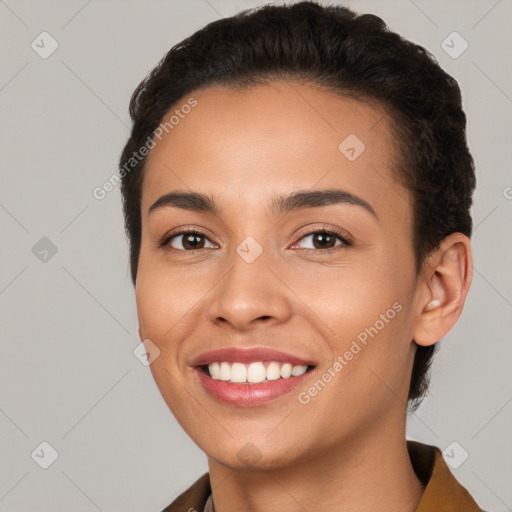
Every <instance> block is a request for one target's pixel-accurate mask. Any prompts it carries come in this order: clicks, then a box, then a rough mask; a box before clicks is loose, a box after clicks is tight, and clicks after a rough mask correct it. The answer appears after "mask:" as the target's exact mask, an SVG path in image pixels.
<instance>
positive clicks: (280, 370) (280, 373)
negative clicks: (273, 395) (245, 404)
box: [208, 361, 308, 384]
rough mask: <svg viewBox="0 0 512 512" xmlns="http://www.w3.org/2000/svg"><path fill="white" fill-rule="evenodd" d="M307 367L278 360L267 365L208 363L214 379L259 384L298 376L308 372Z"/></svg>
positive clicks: (261, 363)
mask: <svg viewBox="0 0 512 512" xmlns="http://www.w3.org/2000/svg"><path fill="white" fill-rule="evenodd" d="M307 369H308V367H307V366H302V365H297V366H292V365H291V364H290V363H279V362H277V361H271V362H269V363H267V365H266V366H265V364H263V362H259V361H258V362H254V363H250V364H248V365H245V364H244V363H227V362H214V363H211V364H209V365H208V370H209V372H210V376H211V378H212V379H215V380H223V381H230V382H235V383H247V382H248V383H250V384H258V383H260V382H266V381H270V380H277V379H279V378H281V379H288V378H289V377H298V376H299V375H303V374H304V373H306V371H307Z"/></svg>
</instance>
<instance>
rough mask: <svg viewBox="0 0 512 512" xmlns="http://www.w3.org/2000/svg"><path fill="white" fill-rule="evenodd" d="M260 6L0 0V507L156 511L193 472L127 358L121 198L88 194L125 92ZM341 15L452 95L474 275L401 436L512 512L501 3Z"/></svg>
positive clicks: (115, 148)
mask: <svg viewBox="0 0 512 512" xmlns="http://www.w3.org/2000/svg"><path fill="white" fill-rule="evenodd" d="M260 3H261V2H258V1H253V2H249V1H246V2H244V1H221V0H208V1H206V0H193V1H192V0H189V1H187V2H185V1H179V2H178V1H174V2H173V1H156V0H153V1H147V2H142V1H137V2H135V1H119V0H118V1H115V0H109V1H100V0H92V1H86V0H80V1H60V2H59V1H55V0H54V1H45V2H41V1H39V2H38V1H35V0H32V1H23V0H5V1H2V0H0V34H1V36H0V37H1V42H0V45H1V48H2V62H1V69H0V106H1V112H2V121H3V122H2V124H1V127H0V130H1V133H0V141H1V155H2V159H1V162H2V186H1V187H0V218H1V226H2V243H1V244H0V251H1V254H0V257H1V275H0V315H1V316H0V326H1V327H0V328H1V341H2V343H1V357H0V392H1V394H0V431H1V435H0V450H1V451H0V461H1V462H2V463H1V468H0V510H1V511H10V512H21V511H38V512H44V511H56V510H69V511H96V510H100V511H103V512H107V511H112V512H115V511H121V510H123V511H125V512H130V511H140V510H148V511H149V510H153V511H159V510H161V509H162V508H163V507H164V506H165V505H167V504H168V503H169V502H170V501H171V500H172V499H173V498H174V497H175V496H176V495H177V494H178V493H180V492H181V491H183V490H184V489H185V488H186V487H188V486H189V485H190V484H191V483H192V482H193V481H194V480H195V479H196V478H198V477H199V476H200V475H201V474H202V473H203V472H205V471H207V465H206V457H205V456H204V454H203V453H202V452H201V451H200V450H199V449H198V448H197V447H196V446H195V445H194V444H193V443H192V442H191V441H190V440H189V439H188V437H187V436H186V435H185V434H184V433H183V432H182V430H181V428H180V427H179V426H178V424H177V423H176V422H175V420H174V418H173V417H172V415H171V413H170V412H169V411H168V409H167V406H166V405H165V403H164V401H163V399H162V398H161V396H160V393H159V391H158V389H157V388H156V385H155V384H154V382H153V380H152V377H151V374H150V371H149V368H148V367H146V366H144V365H143V364H141V363H140V362H139V360H138V359H137V358H136V357H135V356H134V355H133V350H134V349H135V348H136V347H137V345H138V341H139V340H138V336H137V331H136V327H137V323H136V314H135V303H134V294H133V288H132V285H131V282H130V279H129V273H128V253H127V245H126V241H125V238H124V232H123V224H122V216H121V203H120V195H119V190H118V189H117V188H116V189H115V190H114V191H112V192H110V193H109V194H107V197H106V198H105V199H103V200H97V199H95V198H94V197H93V195H92V191H93V189H94V188H95V187H97V186H101V185H102V184H103V183H104V182H105V181H106V180H107V179H108V178H109V177H111V176H112V174H114V173H115V172H116V165H117V159H118V157H119V154H120V151H121V149H122V146H123V144H124V143H125V141H126V138H127V136H128V133H129V117H128V112H127V107H128V101H129V98H130V94H131V92H132V91H133V89H134V88H135V86H136V85H137V84H138V82H139V81H140V79H142V78H143V76H144V75H145V74H146V73H147V72H148V71H149V70H150V69H151V68H152V67H153V66H154V65H155V64H156V63H157V61H158V60H159V59H160V58H161V57H162V56H163V55H164V53H165V52H166V51H167V50H168V49H169V48H170V47H171V46H172V45H173V44H174V43H176V42H178V41H180V40H182V39H183V38H184V37H186V36H187V35H189V34H190V33H192V32H193V31H195V30H197V29H199V28H200V27H202V26H203V25H204V24H206V23H208V22H210V21H213V20H215V19H218V18H219V17H222V16H230V15H232V14H234V13H235V12H237V11H239V10H241V9H243V8H248V7H253V6H256V5H259V4H260ZM345 4H346V5H349V6H351V7H352V8H354V9H355V10H356V11H359V12H372V13H375V14H378V15H380V16H381V17H382V18H383V19H384V20H385V21H386V22H387V23H388V24H389V26H390V27H391V28H392V29H394V30H397V31H398V32H399V33H401V34H403V35H404V36H405V37H407V38H410V39H412V40H414V41H416V42H418V43H420V44H422V45H424V46H426V47H427V48H428V49H429V50H430V51H431V52H432V53H433V54H434V55H436V57H437V58H438V60H439V62H440V64H441V66H443V67H444V68H445V69H446V70H447V71H448V72H449V73H450V74H452V75H453V76H454V77H455V78H456V79H457V80H458V81H459V84H460V86H461V89H462V92H463V98H464V106H465V110H466V112H467V115H468V118H469V127H468V137H469V144H470V147H471V150H472V153H473V156H474V158H475V162H476V165H477V174H478V176H477V177H478V188H477V193H476V197H475V205H474V208H473V217H474V222H475V226H476V228H475V232H474V237H473V246H474V258H475V261H474V267H475V268H474V270H475V273H474V281H473V286H472V289H471V291H470V294H469V298H468V300H467V304H466V307H465V310H464V313H463V315H462V318H461V320H460V321H459V323H458V324H457V326H456V327H455V328H454V329H453V331H451V333H450V334H449V335H448V336H447V337H446V339H445V340H443V342H442V346H441V351H440V352H439V353H438V355H437V358H436V360H435V364H434V369H433V373H432V388H431V393H430V395H429V397H428V398H427V399H426V401H425V402H424V404H423V405H422V406H421V408H420V409H419V410H418V411H417V413H416V414H414V415H412V416H411V417H410V419H409V423H408V437H409V438H410V439H416V440H419V441H422V442H426V443H430V444H435V445H437V446H439V447H440V448H441V449H445V448H447V447H449V445H450V444H451V443H452V442H454V441H455V442H457V443H458V444H457V445H452V447H451V448H450V449H449V450H448V451H449V452H450V453H451V454H452V455H453V454H454V456H455V458H458V459H459V460H460V459H461V457H463V454H464V452H463V451H462V450H465V451H466V452H467V453H468V454H469V456H468V458H467V460H465V461H464V462H463V463H462V464H461V465H460V466H459V467H458V468H457V469H454V470H453V472H454V474H455V475H456V477H457V479H458V480H459V481H460V482H461V483H462V484H463V485H465V486H466V487H467V488H468V490H469V491H470V493H471V494H472V495H473V496H474V497H475V499H476V500H477V501H478V503H479V504H480V506H482V507H483V508H485V509H487V510H489V511H505V510H512V485H510V483H511V481H512V456H511V453H512V436H511V435H510V432H511V425H512V385H511V364H510V363H511V356H512V344H511V343H510V341H511V340H510V333H511V331H512V325H511V319H512V315H511V308H512V293H511V289H512V288H511V270H510V262H511V261H512V258H511V255H512V254H511V253H512V250H511V249H512V247H511V245H512V244H511V236H510V232H511V224H512V222H511V209H512V200H511V199H510V198H511V197H512V188H510V187H512V176H511V173H510V153H511V146H512V143H511V141H512V133H511V131H512V130H511V122H510V121H511V111H512V99H511V97H512V90H511V83H512V82H511V74H512V73H511V69H510V49H511V47H512V46H511V42H512V41H511V33H510V30H509V29H510V19H511V14H512V4H511V2H510V1H507V0H501V1H496V0H492V1H450V2H440V1H439V2H438V1H420V0H415V1H412V0H410V1H409V0H402V1H394V2H390V1H388V2H383V1H381V2H378V1H353V2H346V3H345ZM43 31H47V32H49V33H50V34H51V36H52V37H53V38H54V39H55V40H56V41H57V42H58V45H59V46H58V49H57V50H56V51H55V52H54V53H53V54H52V55H51V56H50V57H48V58H47V59H43V58H41V57H40V56H39V54H38V53H36V52H35V51H34V50H33V49H32V48H31V43H32V41H33V40H36V42H37V41H38V39H36V38H37V37H38V36H39V34H40V33H41V32H43ZM453 31H457V32H458V33H460V34H461V35H462V37H463V38H464V39H465V40H466V41H467V42H468V43H469V48H468V49H467V50H466V51H465V52H464V53H463V54H462V55H460V56H459V57H458V58H456V59H454V58H452V57H450V56H449V55H448V54H447V53H446V52H445V51H444V49H443V48H442V46H441V43H442V41H443V40H445V39H446V37H447V36H448V35H449V34H451V33H452V32H453ZM39 40H40V39H39ZM454 44H455V49H457V48H460V46H459V47H457V45H458V44H459V43H454ZM45 47H46V48H48V47H49V46H48V41H47V43H45ZM43 237H47V238H48V239H49V240H51V242H52V243H53V244H54V246H55V247H56V249H57V252H56V253H55V254H54V255H52V252H51V250H50V252H48V254H45V253H44V252H41V251H44V249H45V248H46V249H48V241H46V240H43V241H40V240H41V238H43ZM36 244H39V245H36ZM45 244H46V245H45ZM34 246H36V248H35V249H33V247H34ZM34 253H35V254H34ZM41 258H43V261H42V260H41ZM44 258H46V261H44ZM43 441H46V442H48V443H49V444H50V445H51V446H52V447H53V448H54V449H55V450H56V451H57V452H58V455H59V456H58V458H57V459H56V460H55V462H54V463H53V464H52V465H51V466H50V467H49V468H48V469H42V468H41V467H40V466H39V465H38V464H36V462H35V460H33V458H32V457H31V454H32V452H33V451H34V450H35V449H36V448H38V447H39V445H40V443H41V442H43ZM453 446H455V449H454V451H453V452H451V451H450V450H451V449H452V448H453ZM39 451H40V449H39ZM40 453H44V454H45V455H44V456H45V457H46V456H48V453H49V452H48V450H47V451H44V450H43V452H40ZM40 457H41V458H44V457H43V456H42V455H40ZM34 458H35V459H36V460H37V456H35V457H34Z"/></svg>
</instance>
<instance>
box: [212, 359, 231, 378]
mask: <svg viewBox="0 0 512 512" xmlns="http://www.w3.org/2000/svg"><path fill="white" fill-rule="evenodd" d="M214 364H215V363H214ZM210 366H211V365H210ZM210 366H208V369H210ZM210 374H211V372H210ZM212 377H213V375H212ZM230 377H231V366H229V363H221V364H220V375H219V380H229V378H230ZM213 378H215V377H213Z"/></svg>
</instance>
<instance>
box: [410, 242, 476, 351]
mask: <svg viewBox="0 0 512 512" xmlns="http://www.w3.org/2000/svg"><path fill="white" fill-rule="evenodd" d="M423 268H424V271H423V273H422V277H421V281H420V285H419V286H420V289H419V290H418V292H419V293H418V294H417V297H419V300H418V304H417V307H418V315H417V319H416V322H415V324H414V331H413V339H414V341H415V342H416V343H417V344H418V345H421V346H429V345H433V344H434V343H437V342H438V341H439V340H440V339H442V338H443V337H444V336H445V335H446V334H447V333H448V332H449V331H450V330H451V329H452V327H453V326H454V325H455V323H456V322H457V320H458V319H459V317H460V314H461V313H462V308H463V307H464V302H465V301H466V296H467V293H468V290H469V287H470V285H471V280H472V278H473V258H472V254H471V244H470V241H469V238H468V237H467V236H465V235H463V234H462V233H452V234H451V235H449V236H447V237H446V238H445V239H444V240H443V241H442V242H441V244H440V247H439V248H438V249H437V250H436V251H434V252H433V253H432V254H431V255H429V256H428V258H427V261H426V262H425V264H424V266H423Z"/></svg>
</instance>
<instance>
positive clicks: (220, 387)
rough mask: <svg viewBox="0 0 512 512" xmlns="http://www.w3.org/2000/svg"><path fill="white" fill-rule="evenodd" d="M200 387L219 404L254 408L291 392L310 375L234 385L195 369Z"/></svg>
mask: <svg viewBox="0 0 512 512" xmlns="http://www.w3.org/2000/svg"><path fill="white" fill-rule="evenodd" d="M196 372H197V374H198V376H199V380H200V381H201V383H202V385H203V386H204V388H205V389H206V391H208V392H209V393H210V394H211V395H212V396H213V397H214V398H217V399H218V400H220V401H221V402H224V403H227V404H230V405H238V406H241V407H255V406H258V405H262V404H264V403H267V402H270V401H271V400H276V399H277V398H280V397H282V396H284V395H286V394H287V393H290V392H291V391H293V390H294V389H295V388H296V387H297V386H298V385H299V384H300V383H301V382H302V381H303V380H304V379H305V378H307V377H308V376H309V374H310V373H311V370H310V371H307V372H306V373H303V374H302V375H299V376H297V377H289V378H288V379H276V380H271V381H268V382H262V383H260V384H236V383H231V382H226V381H223V380H215V379H212V378H211V377H210V376H209V375H206V373H204V371H203V370H202V369H201V368H196Z"/></svg>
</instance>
